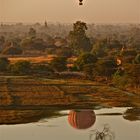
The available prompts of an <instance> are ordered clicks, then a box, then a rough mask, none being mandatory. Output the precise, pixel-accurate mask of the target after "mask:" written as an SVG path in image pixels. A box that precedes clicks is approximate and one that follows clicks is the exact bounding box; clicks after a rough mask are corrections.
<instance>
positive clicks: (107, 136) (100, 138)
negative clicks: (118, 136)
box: [89, 124, 115, 140]
mask: <svg viewBox="0 0 140 140" xmlns="http://www.w3.org/2000/svg"><path fill="white" fill-rule="evenodd" d="M89 139H90V140H115V134H114V132H112V130H111V129H110V126H109V125H108V124H105V125H104V128H103V130H102V131H101V132H100V131H98V130H92V131H91V134H90V137H89Z"/></svg>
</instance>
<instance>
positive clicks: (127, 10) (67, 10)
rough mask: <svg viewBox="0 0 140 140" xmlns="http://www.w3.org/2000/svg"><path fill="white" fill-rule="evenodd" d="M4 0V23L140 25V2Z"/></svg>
mask: <svg viewBox="0 0 140 140" xmlns="http://www.w3.org/2000/svg"><path fill="white" fill-rule="evenodd" d="M78 1H79V0H0V22H44V21H45V19H46V20H47V21H50V22H67V23H68V22H74V21H76V20H84V21H85V22H98V23H110V22H111V23H116V22H117V23H118V22H119V23H140V0H84V5H83V6H79V5H78Z"/></svg>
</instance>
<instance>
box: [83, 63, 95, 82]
mask: <svg viewBox="0 0 140 140" xmlns="http://www.w3.org/2000/svg"><path fill="white" fill-rule="evenodd" d="M93 69H94V64H86V65H84V66H83V72H84V73H85V75H86V77H87V78H88V79H90V80H92V79H93Z"/></svg>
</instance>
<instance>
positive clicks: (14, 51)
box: [2, 47, 22, 55]
mask: <svg viewBox="0 0 140 140" xmlns="http://www.w3.org/2000/svg"><path fill="white" fill-rule="evenodd" d="M2 54H6V55H20V54H22V49H21V48H20V47H6V48H5V49H3V51H2Z"/></svg>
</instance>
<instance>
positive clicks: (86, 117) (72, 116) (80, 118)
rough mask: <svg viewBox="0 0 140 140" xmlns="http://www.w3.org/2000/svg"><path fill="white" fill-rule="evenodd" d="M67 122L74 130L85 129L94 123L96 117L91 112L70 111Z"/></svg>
mask: <svg viewBox="0 0 140 140" xmlns="http://www.w3.org/2000/svg"><path fill="white" fill-rule="evenodd" d="M68 121H69V124H70V125H71V126H72V127H74V128H76V129H87V128H90V127H91V126H92V125H93V124H94V123H95V121H96V116H95V113H94V111H92V110H81V111H75V110H72V111H70V113H69V115H68Z"/></svg>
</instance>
